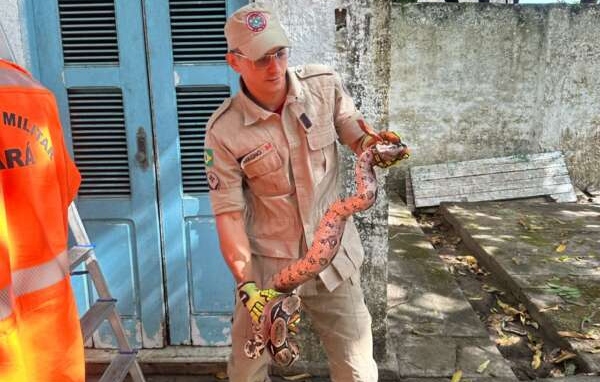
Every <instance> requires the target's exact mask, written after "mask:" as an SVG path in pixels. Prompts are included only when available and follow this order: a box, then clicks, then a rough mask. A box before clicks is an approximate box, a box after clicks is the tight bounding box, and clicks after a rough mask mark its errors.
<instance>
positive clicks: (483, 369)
mask: <svg viewBox="0 0 600 382" xmlns="http://www.w3.org/2000/svg"><path fill="white" fill-rule="evenodd" d="M489 364H490V360H489V359H486V360H485V362H483V363H482V364H481V365H479V367H478V368H477V372H478V373H479V374H481V373H483V372H484V371H485V369H487V367H488V365H489Z"/></svg>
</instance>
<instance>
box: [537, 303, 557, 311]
mask: <svg viewBox="0 0 600 382" xmlns="http://www.w3.org/2000/svg"><path fill="white" fill-rule="evenodd" d="M548 310H560V305H554V306H547V307H545V308H541V309H540V312H546V311H548Z"/></svg>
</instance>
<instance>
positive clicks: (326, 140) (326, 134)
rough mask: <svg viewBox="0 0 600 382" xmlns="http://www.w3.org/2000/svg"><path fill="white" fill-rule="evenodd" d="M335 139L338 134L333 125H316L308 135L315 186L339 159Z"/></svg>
mask: <svg viewBox="0 0 600 382" xmlns="http://www.w3.org/2000/svg"><path fill="white" fill-rule="evenodd" d="M335 139H336V133H335V130H334V128H333V125H332V124H331V123H327V124H323V125H321V124H319V125H317V124H315V126H313V127H312V128H311V131H310V132H309V133H308V134H307V135H306V140H307V141H308V148H309V149H310V150H309V152H310V153H309V155H310V162H311V165H312V170H313V177H314V179H315V184H318V183H319V182H320V181H321V180H322V179H323V177H324V176H325V174H326V173H327V172H328V171H329V170H331V168H332V167H333V164H334V161H335V160H336V157H337V154H336V151H335Z"/></svg>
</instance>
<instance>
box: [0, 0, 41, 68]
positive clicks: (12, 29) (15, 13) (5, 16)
mask: <svg viewBox="0 0 600 382" xmlns="http://www.w3.org/2000/svg"><path fill="white" fill-rule="evenodd" d="M0 12H1V14H0V24H1V25H2V28H4V31H5V32H6V34H7V37H8V40H9V44H10V47H11V50H12V52H13V54H14V56H15V60H16V62H17V63H18V64H20V65H22V66H24V67H25V68H27V69H28V70H32V68H33V65H32V56H31V52H30V51H29V49H28V41H29V40H28V39H29V35H28V31H27V27H26V26H25V23H24V20H25V19H26V18H25V17H24V16H25V15H24V14H25V12H26V10H25V4H24V0H0Z"/></svg>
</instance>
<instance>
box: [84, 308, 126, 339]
mask: <svg viewBox="0 0 600 382" xmlns="http://www.w3.org/2000/svg"><path fill="white" fill-rule="evenodd" d="M116 302H117V300H115V299H110V300H97V301H96V302H95V303H94V305H92V307H91V308H90V309H89V310H88V311H87V312H85V314H84V315H83V317H81V332H82V333H83V342H86V341H87V340H88V339H90V337H91V336H92V334H94V331H96V329H98V327H99V326H100V324H102V322H103V321H104V320H105V319H106V318H107V317H108V315H109V314H110V313H111V312H112V311H113V309H114V308H115V304H116Z"/></svg>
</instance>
